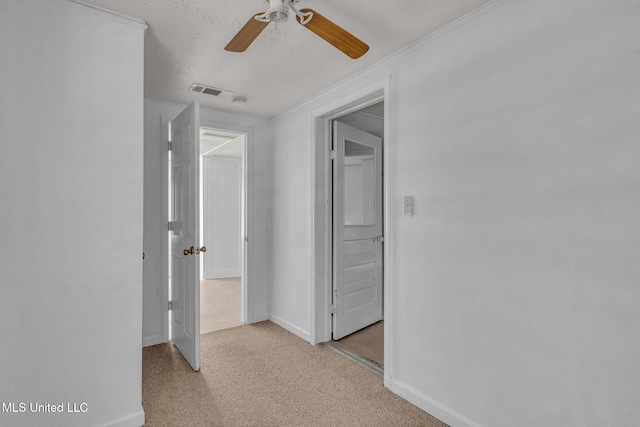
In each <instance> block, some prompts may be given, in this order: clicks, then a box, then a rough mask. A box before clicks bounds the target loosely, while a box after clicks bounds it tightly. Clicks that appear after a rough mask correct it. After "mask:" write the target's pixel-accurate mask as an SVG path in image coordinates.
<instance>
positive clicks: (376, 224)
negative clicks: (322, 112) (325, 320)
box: [333, 121, 383, 340]
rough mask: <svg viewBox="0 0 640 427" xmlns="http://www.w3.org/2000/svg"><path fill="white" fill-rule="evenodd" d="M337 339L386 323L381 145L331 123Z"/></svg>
mask: <svg viewBox="0 0 640 427" xmlns="http://www.w3.org/2000/svg"><path fill="white" fill-rule="evenodd" d="M333 150H334V152H335V162H334V167H333V305H334V308H335V312H334V315H333V339H334V340H338V339H340V338H343V337H345V336H346V335H349V334H351V333H353V332H355V331H358V330H360V329H362V328H364V327H367V326H369V325H371V324H373V323H375V322H377V321H379V320H382V317H383V299H382V298H383V292H382V286H383V284H382V277H383V276H382V242H383V237H382V209H383V208H382V140H381V139H380V138H379V137H377V136H375V135H371V134H368V133H366V132H363V131H361V130H358V129H356V128H353V127H351V126H349V125H346V124H344V123H340V122H337V121H334V122H333Z"/></svg>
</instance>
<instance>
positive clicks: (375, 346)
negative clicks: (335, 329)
mask: <svg viewBox="0 0 640 427" xmlns="http://www.w3.org/2000/svg"><path fill="white" fill-rule="evenodd" d="M332 344H333V345H334V346H336V347H338V348H341V349H343V350H346V351H348V352H349V353H351V354H353V355H356V356H358V357H360V358H362V359H365V360H368V361H370V362H372V363H373V364H375V365H376V366H379V367H381V368H384V320H381V321H379V322H376V323H374V324H373V325H371V326H368V327H366V328H364V329H361V330H359V331H358V332H354V333H353V334H351V335H348V336H346V337H344V338H342V339H340V340H337V341H333V343H332Z"/></svg>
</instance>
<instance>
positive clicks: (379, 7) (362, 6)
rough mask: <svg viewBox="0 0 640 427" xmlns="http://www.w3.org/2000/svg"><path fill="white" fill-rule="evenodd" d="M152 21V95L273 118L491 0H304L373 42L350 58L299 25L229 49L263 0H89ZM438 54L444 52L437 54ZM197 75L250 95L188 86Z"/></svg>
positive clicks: (148, 63) (148, 75)
mask: <svg viewBox="0 0 640 427" xmlns="http://www.w3.org/2000/svg"><path fill="white" fill-rule="evenodd" d="M84 1H85V2H86V3H90V4H94V5H97V6H100V7H103V8H105V9H109V10H112V11H115V12H118V13H121V14H124V15H129V16H132V17H134V18H138V19H142V20H144V21H145V22H146V23H147V24H148V25H149V29H148V30H147V34H146V39H145V85H144V90H145V95H147V96H152V97H157V98H162V99H166V100H171V101H176V102H181V103H185V104H187V103H190V102H191V101H193V100H198V101H200V104H201V106H203V107H208V108H213V109H216V110H221V111H231V112H237V113H242V114H247V115H253V116H259V117H265V118H272V117H275V116H277V115H278V114H280V113H282V112H284V111H286V110H287V109H289V108H291V107H292V106H294V105H296V104H297V103H299V102H301V101H303V100H305V99H307V98H309V97H311V96H312V95H314V94H316V93H318V92H320V91H321V90H323V89H325V88H327V87H329V86H331V85H333V84H335V83H337V82H339V81H341V80H343V79H345V78H346V77H348V76H350V75H352V74H354V73H356V72H358V71H360V70H363V69H364V68H367V67H368V66H370V65H372V64H374V63H375V62H377V61H379V60H380V59H382V58H384V57H386V56H388V55H390V54H392V53H393V52H396V51H398V50H400V49H402V48H403V47H405V46H407V45H409V44H411V43H413V42H415V41H417V40H419V39H421V38H424V37H425V36H427V35H429V34H431V33H433V32H434V31H436V30H437V29H439V28H441V27H443V26H445V25H447V24H448V23H450V22H452V21H454V20H456V19H457V18H459V17H461V16H463V15H466V14H467V13H469V12H471V11H473V10H475V9H477V8H478V7H480V6H482V5H484V4H485V3H488V2H489V1H491V0H394V1H381V0H380V1H371V0H350V1H344V0H302V1H301V2H300V3H299V4H298V5H297V7H298V8H310V9H313V10H315V11H317V12H318V13H320V14H322V15H323V16H325V17H326V18H328V19H330V20H331V21H333V22H334V23H336V24H337V25H339V26H341V27H343V28H345V29H346V30H347V31H349V32H351V33H352V34H353V35H355V36H356V37H358V38H360V39H361V40H363V41H364V42H365V43H367V44H368V45H369V46H370V49H369V51H368V52H367V53H366V54H365V55H364V56H363V57H361V58H360V59H356V60H353V59H350V58H349V57H347V56H346V55H344V54H343V53H341V52H340V51H338V50H337V49H335V48H334V47H333V46H331V45H329V44H328V43H327V42H325V41H324V40H322V39H321V38H319V37H318V36H316V35H315V34H313V33H312V32H310V31H308V30H307V29H306V28H304V27H302V26H301V25H299V24H298V23H297V22H296V21H295V19H293V18H292V17H290V19H289V21H288V22H285V23H281V24H278V25H277V28H276V25H275V24H274V23H271V24H269V26H268V27H267V28H266V29H265V30H264V31H263V32H262V34H261V35H260V36H259V37H258V39H257V40H256V41H255V42H254V43H253V44H252V45H251V46H250V47H249V48H248V49H247V51H246V52H244V53H232V52H227V51H225V50H224V47H225V46H226V45H227V43H228V42H229V41H230V40H231V38H232V37H233V36H234V35H235V34H236V33H237V32H238V30H240V28H242V26H243V25H244V24H245V23H246V22H247V20H248V19H249V18H250V17H251V16H252V15H254V14H255V13H258V12H261V11H264V10H266V9H267V4H266V3H265V2H264V1H263V0H84ZM434 60H437V58H434ZM193 83H200V84H204V85H209V86H214V87H216V88H220V89H225V90H229V91H233V92H235V94H236V95H238V96H243V97H246V98H247V103H246V104H245V105H235V104H232V103H231V99H229V98H225V99H219V98H215V97H212V96H210V95H204V94H198V93H195V92H189V91H188V89H189V87H190V86H191V85H192V84H193Z"/></svg>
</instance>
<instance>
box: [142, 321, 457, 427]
mask: <svg viewBox="0 0 640 427" xmlns="http://www.w3.org/2000/svg"><path fill="white" fill-rule="evenodd" d="M201 357H202V369H201V370H200V372H193V371H192V370H191V368H190V367H189V365H188V364H187V363H186V362H185V361H184V359H183V358H182V356H181V355H180V353H179V352H178V351H177V350H176V348H175V347H174V346H173V345H172V344H160V345H156V346H152V347H147V348H144V349H143V370H142V374H143V378H142V400H143V406H144V410H145V413H146V424H145V426H150V427H154V426H171V427H179V426H189V427H199V426H209V427H213V426H265V427H270V426H274V427H280V426H283V427H285V426H296V427H311V426H373V427H377V426H380V427H383V426H385V427H386V426H428V427H431V426H433V427H435V426H438V427H441V426H446V424H443V423H442V422H440V421H439V420H437V419H436V418H434V417H432V416H431V415H429V414H427V413H426V412H424V411H422V410H420V409H419V408H417V407H415V406H413V405H412V404H410V403H409V402H407V401H405V400H403V399H401V398H400V397H398V396H396V395H394V394H393V393H391V392H390V391H389V390H387V389H386V388H384V386H383V383H382V378H380V377H379V376H378V375H376V374H374V373H372V372H370V371H369V370H367V369H366V368H364V367H362V366H360V365H358V364H356V363H354V362H353V361H351V360H350V359H348V358H346V357H344V356H342V355H340V354H338V353H336V352H335V351H334V350H332V349H330V348H328V347H326V346H323V345H317V346H311V345H309V344H308V343H307V342H305V341H303V340H302V339H300V338H298V337H297V336H295V335H293V334H291V333H290V332H288V331H286V330H284V329H282V328H280V327H279V326H276V325H275V324H273V323H271V322H262V323H257V324H253V325H243V326H238V327H235V328H230V329H224V330H221V331H216V332H211V333H208V334H204V335H202V336H201Z"/></svg>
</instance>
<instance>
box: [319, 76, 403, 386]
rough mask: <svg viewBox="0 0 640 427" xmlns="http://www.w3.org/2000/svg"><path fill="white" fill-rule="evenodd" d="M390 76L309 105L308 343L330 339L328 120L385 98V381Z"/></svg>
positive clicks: (388, 364)
mask: <svg viewBox="0 0 640 427" xmlns="http://www.w3.org/2000/svg"><path fill="white" fill-rule="evenodd" d="M390 88H391V76H390V75H389V76H386V77H385V78H383V79H381V80H378V81H376V82H373V83H371V84H369V85H367V86H365V87H362V88H361V89H359V90H357V91H354V92H352V93H350V94H347V95H345V96H343V97H341V98H339V99H337V100H336V101H334V102H332V103H330V104H327V105H325V106H323V107H320V108H318V109H316V110H314V111H312V132H313V134H312V141H313V147H312V153H311V156H312V176H313V179H312V180H311V181H312V182H311V185H312V188H311V194H312V195H313V197H312V210H311V212H312V216H313V219H312V230H311V238H312V265H313V268H312V269H311V278H310V280H311V283H312V284H313V285H312V293H311V307H310V309H311V333H310V336H311V343H312V344H317V343H321V342H327V341H330V340H331V331H332V329H331V328H332V325H331V313H330V305H331V301H332V298H331V297H332V295H331V294H332V223H331V212H332V209H333V207H332V197H331V194H332V193H331V184H332V183H331V180H332V176H331V158H330V149H331V133H332V132H331V121H332V120H334V119H335V118H338V117H340V116H344V115H346V114H349V113H351V112H354V111H358V110H361V109H362V108H365V107H367V106H369V105H372V104H375V103H378V102H380V101H384V141H383V152H384V161H383V170H384V176H383V184H382V185H383V194H384V201H383V210H384V214H383V215H384V224H383V230H384V233H385V240H384V258H383V265H384V278H383V282H384V319H385V324H384V367H385V369H384V383H385V386H387V387H388V386H389V384H390V379H391V378H392V375H393V352H392V348H393V345H392V344H393V336H392V335H391V333H390V331H391V330H392V325H393V320H394V318H393V290H394V286H393V281H392V280H391V278H392V277H393V275H392V272H393V263H392V260H393V256H392V254H393V229H392V228H391V227H390V224H392V223H393V209H391V206H392V203H391V202H392V201H393V200H394V194H393V192H392V191H391V185H390V177H391V176H393V175H392V170H391V168H390V165H391V158H392V153H393V150H392V148H391V107H390V106H391V97H390Z"/></svg>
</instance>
